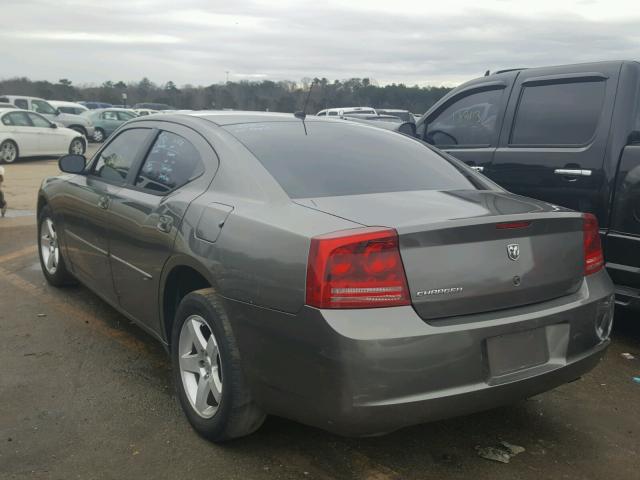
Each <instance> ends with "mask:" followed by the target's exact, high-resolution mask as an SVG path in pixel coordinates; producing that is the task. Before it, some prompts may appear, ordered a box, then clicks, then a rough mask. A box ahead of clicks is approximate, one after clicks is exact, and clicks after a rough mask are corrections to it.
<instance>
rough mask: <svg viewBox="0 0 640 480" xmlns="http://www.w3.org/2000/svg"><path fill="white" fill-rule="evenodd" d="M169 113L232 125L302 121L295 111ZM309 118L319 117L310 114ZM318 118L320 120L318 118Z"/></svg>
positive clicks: (217, 123)
mask: <svg viewBox="0 0 640 480" xmlns="http://www.w3.org/2000/svg"><path fill="white" fill-rule="evenodd" d="M166 115H167V116H169V115H189V116H192V117H201V118H204V119H206V120H209V121H210V122H213V123H215V124H216V125H231V124H234V123H257V122H287V121H298V122H299V121H300V120H299V119H298V118H296V117H294V116H293V113H276V112H245V111H229V110H202V111H194V112H184V113H177V112H176V113H175V114H173V113H168V114H166ZM308 118H309V119H316V118H317V117H315V116H312V115H309V116H308ZM318 120H320V119H319V118H318Z"/></svg>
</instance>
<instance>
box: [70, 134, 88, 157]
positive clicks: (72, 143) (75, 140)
mask: <svg viewBox="0 0 640 480" xmlns="http://www.w3.org/2000/svg"><path fill="white" fill-rule="evenodd" d="M77 142H80V143H81V144H82V153H80V154H78V153H75V154H76V155H84V153H85V152H86V151H87V144H86V142H85V141H84V139H83V138H81V137H76V138H74V139H73V140H71V143H70V144H69V154H74V151H73V148H74V144H76V143H77Z"/></svg>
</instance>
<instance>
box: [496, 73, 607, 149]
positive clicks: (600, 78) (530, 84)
mask: <svg viewBox="0 0 640 480" xmlns="http://www.w3.org/2000/svg"><path fill="white" fill-rule="evenodd" d="M608 78H609V77H607V76H606V75H603V74H592V73H586V74H584V73H582V74H566V75H552V76H548V77H533V78H530V79H527V80H524V81H523V82H522V84H521V85H520V92H518V100H517V102H516V106H515V110H514V111H513V118H512V119H511V127H510V129H509V136H508V137H507V148H534V149H540V148H567V149H569V148H585V147H588V146H590V145H591V144H593V142H594V141H595V139H596V137H597V136H598V129H599V127H600V122H601V121H602V114H603V112H604V107H605V106H606V95H607V83H606V82H607V79H608ZM599 82H602V83H603V84H604V92H603V96H602V104H601V106H600V113H599V115H598V121H597V122H596V125H595V128H594V129H593V133H592V134H591V137H589V139H588V140H587V141H586V142H583V143H513V134H514V132H515V128H516V122H517V120H518V112H519V111H520V105H521V104H522V97H523V95H524V92H525V90H526V89H527V88H535V87H541V86H549V85H567V84H571V83H599Z"/></svg>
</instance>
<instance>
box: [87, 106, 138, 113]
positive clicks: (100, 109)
mask: <svg viewBox="0 0 640 480" xmlns="http://www.w3.org/2000/svg"><path fill="white" fill-rule="evenodd" d="M107 110H108V111H110V112H129V113H131V112H133V109H131V108H118V107H106V108H94V109H93V110H89V112H97V113H99V112H105V111H107Z"/></svg>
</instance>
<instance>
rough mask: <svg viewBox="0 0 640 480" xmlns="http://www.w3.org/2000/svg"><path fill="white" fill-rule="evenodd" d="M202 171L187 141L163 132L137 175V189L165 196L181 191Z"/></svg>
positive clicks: (199, 160)
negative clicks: (165, 194) (164, 194)
mask: <svg viewBox="0 0 640 480" xmlns="http://www.w3.org/2000/svg"><path fill="white" fill-rule="evenodd" d="M203 172H204V165H203V163H202V159H201V158H200V154H199V153H198V150H197V149H196V147H194V146H193V144H192V143H191V142H189V140H187V139H185V138H183V137H181V136H179V135H176V134H175V133H171V132H162V133H160V135H158V138H157V139H156V141H155V143H154V144H153V147H152V148H151V151H150V152H149V155H147V158H146V159H145V161H144V164H143V165H142V168H141V169H140V172H139V173H138V177H137V178H136V187H139V188H143V189H145V190H149V191H152V192H159V193H166V192H170V191H171V190H175V189H176V188H180V187H181V186H183V185H185V184H186V183H188V182H189V181H191V180H192V179H194V178H195V177H198V176H200V175H201V174H202V173H203Z"/></svg>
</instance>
